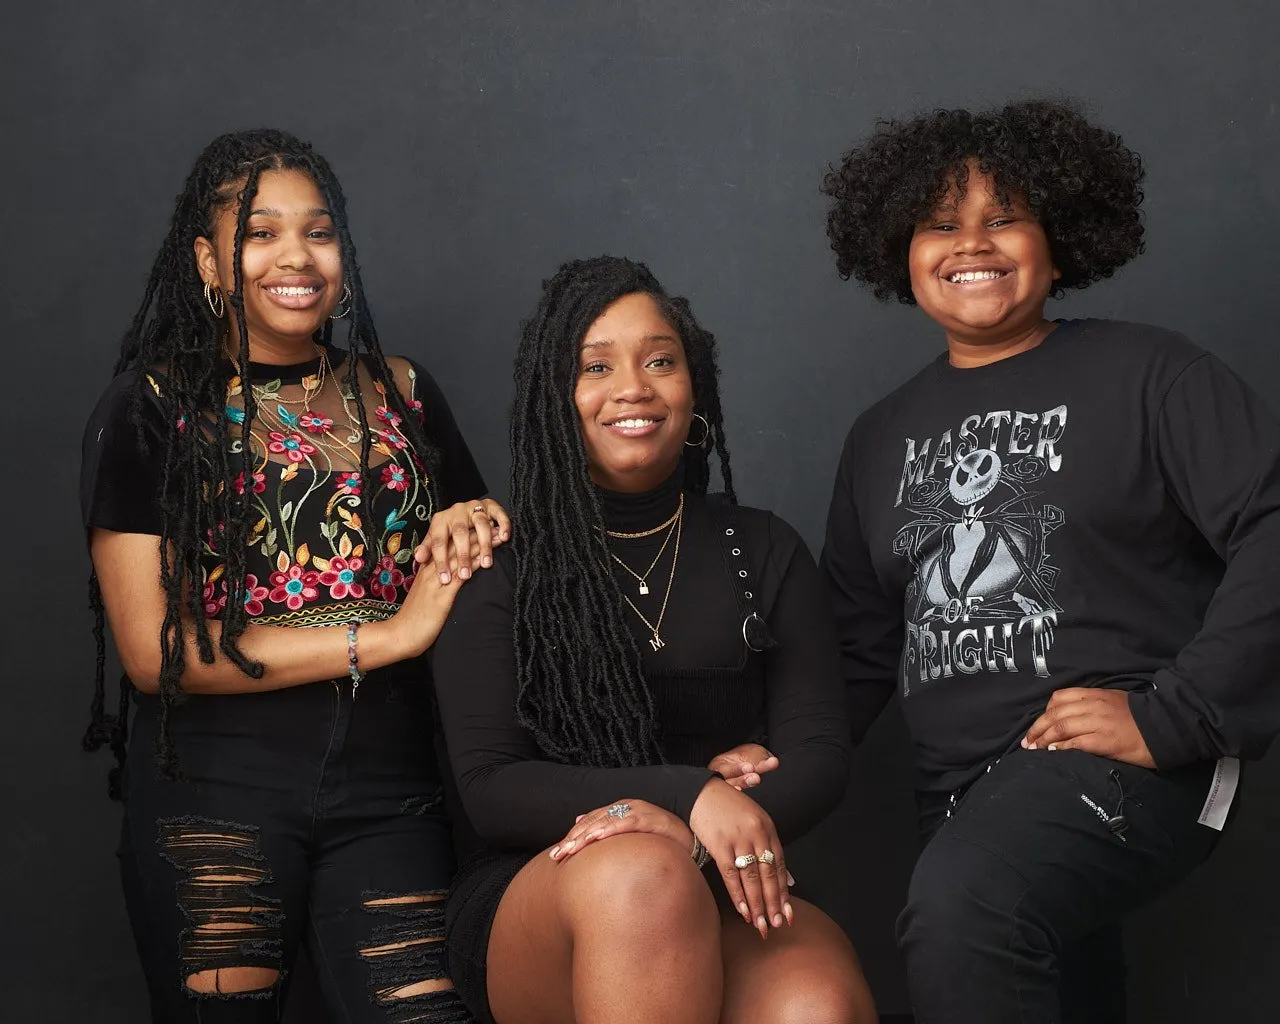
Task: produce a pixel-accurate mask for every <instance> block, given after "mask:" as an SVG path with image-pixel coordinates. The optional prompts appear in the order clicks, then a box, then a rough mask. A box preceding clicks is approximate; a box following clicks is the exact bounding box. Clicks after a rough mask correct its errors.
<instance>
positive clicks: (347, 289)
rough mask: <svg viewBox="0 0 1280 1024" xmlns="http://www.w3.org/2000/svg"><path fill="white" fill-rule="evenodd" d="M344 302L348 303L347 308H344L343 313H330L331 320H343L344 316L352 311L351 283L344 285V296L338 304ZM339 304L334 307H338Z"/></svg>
mask: <svg viewBox="0 0 1280 1024" xmlns="http://www.w3.org/2000/svg"><path fill="white" fill-rule="evenodd" d="M344 302H345V303H346V304H347V308H346V309H344V310H343V311H342V312H341V313H330V314H329V319H330V320H341V319H342V318H343V317H344V316H346V315H347V314H348V313H350V312H351V285H349V284H348V285H344V286H343V288H342V298H340V299H339V300H338V306H341V305H342V304H343V303H344ZM338 306H335V307H334V309H337V308H338Z"/></svg>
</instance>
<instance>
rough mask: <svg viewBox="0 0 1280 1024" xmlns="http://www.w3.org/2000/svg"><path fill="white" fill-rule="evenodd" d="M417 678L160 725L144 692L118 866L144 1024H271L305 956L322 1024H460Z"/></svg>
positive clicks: (423, 682)
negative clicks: (173, 758)
mask: <svg viewBox="0 0 1280 1024" xmlns="http://www.w3.org/2000/svg"><path fill="white" fill-rule="evenodd" d="M429 685H430V684H429V681H428V680H427V679H425V678H414V679H407V678H405V677H403V676H401V677H400V679H399V680H397V679H396V678H395V677H393V676H390V675H388V674H387V673H374V674H371V675H370V676H369V677H368V678H366V679H365V680H364V681H363V682H362V683H361V685H360V688H359V699H358V700H356V701H354V702H353V701H352V696H351V684H350V682H349V681H342V682H340V683H333V682H324V683H314V684H311V685H308V686H298V687H292V688H289V689H284V690H277V691H273V692H265V693H256V694H244V695H236V696H205V697H200V696H193V697H190V698H189V699H188V700H187V701H186V702H185V703H184V704H182V705H181V706H179V707H178V708H176V709H175V710H174V712H173V715H172V725H171V729H172V734H173V739H174V744H175V747H176V749H177V751H178V755H179V758H180V759H181V766H182V769H183V772H184V774H185V779H184V780H183V781H181V782H168V781H164V780H162V779H160V778H158V777H157V772H156V769H155V762H154V759H153V757H152V756H151V751H152V745H153V742H154V739H155V735H156V726H157V718H158V713H159V707H158V700H157V698H155V697H152V696H147V695H145V694H139V695H137V698H136V705H137V712H136V715H135V719H134V727H133V735H132V736H131V738H130V756H129V761H128V763H127V766H126V777H125V817H124V827H123V832H122V838H121V843H120V865H121V873H122V876H123V881H124V892H125V901H126V903H127V906H128V910H129V919H130V923H131V924H132V927H133V934H134V938H135V940H136V942H137V946H138V953H139V955H140V956H141V959H142V965H143V970H144V972H145V974H146V979H147V986H148V989H149V992H150V997H151V1013H152V1020H153V1021H156V1022H165V1024H169V1022H178V1021H182V1022H196V1021H199V1022H202V1024H216V1022H224V1021H226V1022H235V1024H251V1022H252V1024H257V1022H260V1021H276V1020H278V1019H279V1018H280V1014H281V1012H282V1009H283V1004H284V997H285V994H286V993H287V991H288V984H289V975H290V968H291V967H292V965H293V963H294V960H295V958H296V956H297V953H298V950H299V947H300V945H301V944H303V943H305V944H306V947H307V952H308V954H309V956H310V958H311V959H312V961H313V962H314V963H315V967H316V974H317V976H318V980H319V983H320V986H321V989H322V994H323V996H324V1000H325V1003H326V1004H327V1005H328V1007H329V1009H330V1012H331V1014H332V1016H333V1018H334V1020H335V1021H343V1022H358V1024H364V1022H368V1024H375V1022H376V1024H389V1022H402V1021H414V1022H419V1024H428V1022H445V1021H468V1020H470V1018H469V1017H468V1016H467V1014H466V1012H465V1010H464V1009H463V1008H462V1004H461V1002H460V1001H459V1000H458V998H457V996H456V994H455V993H454V992H453V989H452V986H451V985H450V983H449V982H448V978H447V968H446V962H447V961H446V958H445V954H444V943H443V932H444V898H445V895H446V893H447V890H448V886H449V880H450V875H451V873H452V869H453V851H452V841H451V837H450V831H449V824H448V820H447V819H446V818H445V816H444V810H443V806H442V801H441V788H440V781H439V774H438V769H437V765H436V762H435V757H434V754H433V752H432V746H431V735H432V727H431V718H430V705H429V703H428V700H429V698H428V694H427V690H428V687H429Z"/></svg>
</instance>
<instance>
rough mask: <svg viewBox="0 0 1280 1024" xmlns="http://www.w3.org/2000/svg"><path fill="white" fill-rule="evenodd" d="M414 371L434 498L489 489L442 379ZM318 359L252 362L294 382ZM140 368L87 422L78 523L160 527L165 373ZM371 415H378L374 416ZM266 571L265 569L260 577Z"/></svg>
mask: <svg viewBox="0 0 1280 1024" xmlns="http://www.w3.org/2000/svg"><path fill="white" fill-rule="evenodd" d="M327 354H328V358H329V362H330V365H331V366H332V367H333V369H334V370H335V371H338V372H340V373H341V372H345V366H344V363H345V361H346V355H347V354H346V351H345V350H343V349H340V348H336V347H332V348H329V349H328V350H327ZM409 362H410V365H411V366H412V367H413V371H414V375H415V389H414V390H415V397H416V399H417V400H418V401H420V402H421V403H422V415H423V429H424V430H425V432H426V435H427V437H428V438H429V439H430V440H431V443H432V444H434V445H435V446H436V447H437V448H438V449H439V451H440V468H439V480H438V483H439V485H440V491H441V494H440V499H441V502H442V504H443V505H446V506H447V505H451V504H453V503H455V502H459V501H467V500H469V499H471V498H477V497H481V496H483V495H485V494H487V493H488V489H487V488H486V487H485V483H484V478H483V477H482V476H481V474H480V470H479V468H478V467H477V466H476V462H475V459H474V458H473V457H472V455H471V451H470V449H469V448H468V447H467V443H466V441H465V440H464V439H463V437H462V433H461V431H460V430H459V429H458V424H457V422H456V420H455V419H454V417H453V411H452V409H450V407H449V402H448V400H447V399H446V398H445V396H444V393H443V392H442V391H441V390H440V385H439V384H437V383H436V381H435V378H434V377H432V376H431V374H429V373H428V372H427V371H426V370H425V369H423V368H422V367H421V366H419V365H418V364H417V363H414V362H413V361H412V360H410V361H409ZM318 368H319V360H318V359H312V360H307V361H306V362H303V363H297V364H293V365H287V366H280V365H276V364H270V363H250V373H251V376H252V379H253V380H255V381H264V380H272V379H275V380H279V381H281V382H282V383H283V384H293V383H297V382H298V381H300V380H301V379H302V378H303V377H305V376H309V375H312V374H314V373H316V371H317V369H318ZM138 376H139V372H138V371H135V370H127V371H125V372H124V373H122V374H120V375H119V376H117V377H116V378H115V379H114V380H113V381H112V382H111V384H110V385H109V386H108V387H107V389H106V391H105V392H103V395H102V397H101V398H100V399H99V400H98V404H97V406H96V407H95V408H94V410H93V413H92V414H91V415H90V417H89V421H88V424H87V425H86V427H85V432H84V439H83V443H82V446H81V462H80V511H81V517H82V519H83V522H84V525H85V526H86V528H87V527H93V526H97V527H101V528H102V529H106V530H113V531H115V532H117V533H150V534H155V535H156V536H159V535H160V492H161V487H162V474H163V468H164V451H165V437H166V434H167V432H168V429H169V423H168V420H167V416H168V410H167V405H166V403H165V402H164V401H163V400H162V399H161V397H160V394H159V391H160V390H161V389H162V388H163V386H164V376H163V374H161V373H159V372H156V373H153V374H151V375H150V377H149V382H148V383H149V384H150V386H144V387H142V388H141V389H138V387H137V382H138ZM135 401H137V402H139V406H138V408H139V411H140V414H141V415H140V419H141V423H142V429H141V432H139V429H138V427H137V426H135V425H134V423H133V422H132V421H131V417H130V407H131V404H132V403H133V402H135ZM375 422H376V421H375ZM263 578H265V577H263Z"/></svg>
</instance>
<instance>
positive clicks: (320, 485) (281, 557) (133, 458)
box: [80, 348, 486, 626]
mask: <svg viewBox="0 0 1280 1024" xmlns="http://www.w3.org/2000/svg"><path fill="white" fill-rule="evenodd" d="M345 358H346V353H345V352H343V351H342V350H339V349H335V348H328V349H325V350H324V351H323V353H322V355H321V356H319V357H318V358H315V359H312V360H309V361H307V362H305V363H300V364H296V365H290V366H280V365H268V364H258V363H252V364H250V380H249V386H250V387H252V388H253V389H254V394H255V399H256V402H257V410H258V411H257V414H256V415H255V418H254V422H253V425H252V438H253V440H252V447H253V452H254V457H255V458H254V469H253V472H252V479H250V480H245V479H244V477H243V474H242V475H241V477H240V478H238V479H237V480H236V481H235V486H236V490H237V491H238V492H239V493H240V494H242V495H243V496H244V498H245V500H247V501H251V502H252V503H253V505H254V506H255V509H256V511H257V512H258V513H259V516H258V519H257V522H256V525H255V527H254V528H253V530H252V532H251V536H250V538H249V545H250V548H251V551H250V552H249V553H248V558H247V566H248V571H247V574H246V589H245V607H246V610H247V611H248V613H249V616H250V618H251V621H253V622H257V623H261V624H266V625H289V626H326V625H333V624H336V623H343V622H350V621H353V620H360V621H369V620H378V619H386V618H390V617H391V616H392V615H393V614H394V613H395V611H396V609H397V607H398V606H399V604H400V602H401V601H402V600H403V598H404V595H405V593H406V591H407V590H408V588H409V587H410V586H411V585H412V582H413V560H412V559H413V549H414V547H415V546H416V545H417V544H418V542H419V541H420V540H421V539H422V538H423V536H424V535H425V533H426V530H427V527H428V525H429V523H430V520H431V516H432V514H433V513H434V512H435V511H437V509H436V508H435V507H433V503H432V500H431V496H430V491H429V488H428V486H427V478H426V471H425V469H424V467H423V465H422V463H421V461H420V460H419V458H418V456H417V453H415V452H414V450H413V448H412V445H411V444H410V443H409V441H408V439H407V438H406V437H404V436H403V434H402V433H401V431H400V419H399V417H398V416H397V415H396V414H395V413H394V412H393V411H392V410H391V409H390V408H389V406H388V404H387V402H386V398H385V393H383V392H382V389H381V387H380V386H379V385H377V384H376V383H375V382H374V380H373V378H372V376H371V375H370V374H369V373H368V370H367V368H366V367H365V366H364V365H363V364H362V365H361V367H360V375H361V377H360V380H361V395H362V397H363V401H364V405H365V408H366V418H367V422H368V425H369V429H370V431H371V435H372V436H371V442H372V447H371V452H370V458H369V463H370V472H369V479H367V480H364V479H361V476H360V432H359V426H358V422H359V421H358V413H357V411H356V410H354V408H353V405H354V395H353V394H352V393H351V392H349V391H346V385H345V377H346V367H345V365H344V361H345ZM390 363H391V366H392V369H393V371H394V372H395V374H396V384H397V386H398V387H399V388H400V391H401V394H402V395H404V396H405V397H406V401H407V404H408V406H409V409H410V412H411V414H416V415H417V416H419V417H420V418H421V422H422V423H423V426H424V429H425V432H426V435H427V437H428V438H429V439H430V441H431V443H432V444H434V445H435V446H436V447H437V448H438V449H439V452H440V467H439V480H438V483H439V496H440V500H441V502H442V503H443V505H444V506H445V507H447V505H449V504H452V503H453V502H456V501H463V500H469V499H471V498H477V497H481V496H483V495H484V494H485V493H486V488H485V485H484V480H483V478H482V477H481V475H480V471H479V470H478V469H477V467H476V464H475V460H474V459H473V458H472V456H471V452H470V451H469V450H468V448H467V445H466V442H465V441H464V440H463V438H462V435H461V433H460V432H459V430H458V426H457V424H456V422H455V421H454V418H453V414H452V412H451V411H450V409H449V405H448V402H447V401H446V400H445V397H444V395H443V393H442V392H441V391H440V388H439V387H438V386H437V384H436V382H435V381H434V380H433V379H432V378H431V376H430V374H428V373H427V372H426V371H425V370H423V369H422V368H421V367H419V366H417V365H416V364H414V363H412V362H410V361H409V360H406V359H392V360H390ZM147 377H148V382H149V384H150V387H149V388H147V389H144V396H145V398H144V409H143V427H144V435H145V439H146V442H147V447H146V450H144V449H143V447H142V446H141V445H140V443H139V437H138V431H137V428H136V427H135V426H134V424H133V423H132V422H131V420H130V418H129V404H130V400H131V394H132V392H133V390H134V385H135V382H136V379H137V378H136V373H135V372H134V371H130V372H126V373H123V374H121V375H120V376H118V377H117V378H116V379H115V380H114V381H112V383H111V385H110V386H109V387H108V388H107V390H106V392H105V393H104V395H103V396H102V398H101V400H100V401H99V403H98V406H97V408H96V409H95V410H94V412H93V415H92V416H91V417H90V419H89V423H88V426H87V428H86V431H85V437H84V457H83V462H82V466H81V481H80V491H81V506H82V512H83V516H84V523H85V526H86V528H88V527H101V528H103V529H108V530H114V531H118V532H123V533H144V534H155V535H157V536H159V534H160V532H161V523H160V507H159V505H160V502H159V496H160V493H161V488H162V486H163V481H162V479H161V476H162V455H163V452H164V450H165V449H164V445H165V440H164V432H165V431H166V430H167V429H168V426H169V425H168V421H167V417H168V416H170V415H172V414H171V413H169V412H166V409H168V408H170V407H169V406H168V405H167V403H166V402H165V401H164V398H163V395H164V389H165V383H166V382H165V378H164V376H163V374H161V373H159V372H152V373H149V374H147ZM244 386H245V385H244V382H242V381H241V380H239V378H233V379H232V381H231V383H230V386H229V388H228V393H227V410H226V411H227V417H228V419H229V420H230V421H231V424H232V426H233V428H234V427H236V426H237V424H239V423H243V420H244V412H243V388H244ZM344 392H345V393H344ZM178 419H179V423H178V429H188V427H187V422H188V421H187V417H185V416H180V417H178ZM232 435H233V442H232V446H233V448H234V449H237V450H238V446H239V443H240V442H239V430H238V429H233V431H232ZM215 532H216V531H211V532H210V536H209V538H208V540H207V542H206V544H205V550H204V555H203V558H202V569H203V577H204V578H203V597H204V606H205V612H206V614H208V615H210V616H211V617H218V616H220V615H221V613H222V610H223V609H224V607H225V605H226V601H227V584H226V580H225V578H224V577H225V572H226V569H225V559H224V558H223V556H222V554H221V553H220V551H219V538H218V537H217V536H214V533H215ZM366 567H368V568H369V570H370V571H369V572H368V573H364V572H362V570H364V569H365V568H366Z"/></svg>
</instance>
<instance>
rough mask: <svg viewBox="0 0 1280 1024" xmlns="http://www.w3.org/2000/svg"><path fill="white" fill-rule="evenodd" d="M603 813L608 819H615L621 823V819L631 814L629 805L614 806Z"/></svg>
mask: <svg viewBox="0 0 1280 1024" xmlns="http://www.w3.org/2000/svg"><path fill="white" fill-rule="evenodd" d="M604 813H605V814H607V815H609V817H611V818H617V819H618V820H619V821H621V820H622V819H623V818H625V817H626V816H627V815H628V814H630V813H631V805H630V804H614V805H613V806H612V807H610V808H609V809H608V810H607V811H605V812H604Z"/></svg>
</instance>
